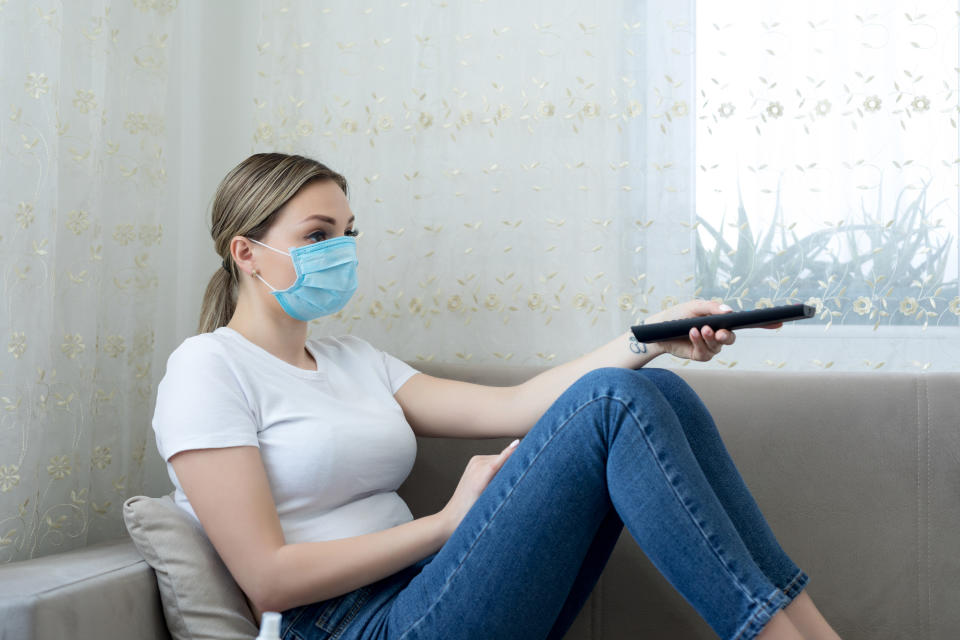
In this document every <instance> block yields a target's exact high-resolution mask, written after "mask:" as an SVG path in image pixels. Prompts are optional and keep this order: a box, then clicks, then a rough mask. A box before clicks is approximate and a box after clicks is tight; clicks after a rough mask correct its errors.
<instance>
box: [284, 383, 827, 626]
mask: <svg viewBox="0 0 960 640" xmlns="http://www.w3.org/2000/svg"><path fill="white" fill-rule="evenodd" d="M624 524H625V525H626V527H627V530H628V531H629V532H630V534H631V535H632V536H633V538H634V539H635V540H636V541H637V543H638V544H639V545H640V547H641V548H642V549H643V551H644V553H645V554H646V555H647V557H648V558H649V559H650V561H651V562H652V563H653V564H654V565H655V566H656V567H657V569H658V570H659V571H660V572H661V573H662V574H663V575H664V576H665V577H666V579H667V580H668V581H669V582H670V583H671V584H672V585H673V586H674V587H675V588H676V589H677V590H678V591H679V592H680V593H681V594H682V595H683V597H684V598H685V599H686V600H687V601H688V602H689V603H690V604H691V605H692V606H693V607H694V608H695V609H696V610H697V611H698V612H699V613H700V615H701V616H703V618H704V619H705V620H706V621H707V623H708V624H709V625H710V626H711V627H712V628H713V629H714V631H716V632H717V634H718V635H719V636H720V637H721V638H724V639H730V640H733V639H736V640H747V639H749V638H753V637H754V636H756V635H757V633H759V631H760V630H761V629H762V628H763V626H764V625H765V624H766V623H767V622H768V621H769V620H770V618H771V617H772V616H773V615H774V614H775V613H776V612H777V611H778V610H779V609H782V608H783V607H785V606H786V605H787V604H789V603H790V602H791V601H792V600H793V598H795V597H796V596H797V594H799V593H800V591H801V590H802V589H803V588H804V586H805V585H806V583H807V580H808V577H807V575H806V574H805V573H804V572H802V571H801V570H800V569H798V568H797V566H796V565H795V564H794V563H793V562H792V561H791V560H790V558H788V557H787V555H786V554H785V553H784V551H783V550H782V549H781V548H780V545H779V544H778V543H777V541H776V538H775V537H774V535H773V532H772V531H771V530H770V527H769V526H768V525H767V523H766V521H765V520H764V518H763V515H762V514H761V513H760V510H759V508H758V507H757V504H756V502H755V501H754V500H753V497H752V496H751V495H750V492H749V490H748V489H747V487H746V485H745V484H744V483H743V480H742V479H741V477H740V474H739V473H738V472H737V469H736V467H735V466H734V464H733V461H732V460H731V459H730V455H729V454H728V453H727V450H726V447H725V446H724V444H723V442H722V441H721V439H720V435H719V433H718V432H717V428H716V426H715V425H714V422H713V420H712V418H711V417H710V414H709V413H708V412H707V409H706V407H705V406H704V405H703V403H702V402H701V401H700V399H699V398H698V397H697V395H696V394H695V393H694V392H693V390H692V389H690V387H689V386H687V384H686V383H685V382H683V381H682V380H681V379H680V378H679V377H678V376H676V375H675V374H673V373H671V372H669V371H666V370H664V369H640V370H638V371H632V370H629V369H618V368H604V369H597V370H595V371H591V372H590V373H588V374H586V375H585V376H583V377H582V378H580V380H578V381H577V382H576V383H574V384H573V385H571V386H570V388H568V389H567V390H566V391H565V392H564V393H563V394H562V395H561V396H560V397H559V398H558V399H557V401H556V402H555V403H554V404H553V405H552V406H551V407H550V409H549V410H547V412H546V413H545V414H544V415H543V417H542V418H540V420H539V421H538V422H537V424H536V425H535V426H534V427H533V428H532V429H531V430H530V432H529V433H528V434H527V435H526V436H525V437H524V438H523V440H522V441H521V442H520V444H519V445H518V447H517V448H516V450H515V451H514V452H513V454H512V455H511V456H510V457H509V458H508V459H507V461H506V463H504V465H503V467H502V468H501V469H500V471H499V472H498V473H497V474H496V475H495V476H494V477H493V479H492V480H491V481H490V484H489V485H487V488H486V489H485V490H484V492H483V493H482V494H481V495H480V498H479V499H478V500H477V501H476V503H474V505H473V507H472V508H471V510H470V511H469V512H468V513H467V515H466V516H465V517H464V519H463V521H462V522H461V523H460V525H459V526H458V527H457V529H456V530H455V531H454V533H453V535H452V536H451V537H450V538H449V539H448V540H447V542H446V543H445V544H444V545H443V547H442V548H441V549H440V551H438V552H437V553H435V554H433V555H432V556H429V557H427V558H424V559H423V560H421V561H419V562H417V563H415V564H413V565H411V566H410V567H407V568H406V569H404V570H402V571H400V572H398V573H395V574H393V575H391V576H388V577H386V578H384V579H382V580H380V581H378V582H375V583H373V584H370V585H367V586H365V587H362V588H360V589H357V590H356V591H352V592H350V593H347V594H345V595H343V596H340V597H337V598H332V599H330V600H325V601H323V602H317V603H314V604H310V605H305V606H302V607H296V608H294V609H289V610H287V611H285V612H283V623H282V632H283V637H284V638H296V639H303V640H307V639H311V640H312V639H342V640H415V639H416V640H473V639H477V640H491V639H496V640H509V639H511V638H524V639H526V638H562V637H563V635H564V633H566V631H567V630H568V629H569V628H570V625H571V624H572V623H573V620H574V618H575V617H576V616H577V613H578V612H579V611H580V609H581V607H582V606H583V604H584V603H585V602H586V600H587V597H588V596H589V595H590V592H591V590H592V589H593V587H594V585H595V584H596V582H597V579H598V578H599V576H600V573H601V572H602V571H603V567H604V565H605V564H606V562H607V560H608V559H609V557H610V553H611V552H612V551H613V547H614V544H615V543H616V541H617V538H618V537H619V535H620V531H621V529H622V528H623V526H624Z"/></svg>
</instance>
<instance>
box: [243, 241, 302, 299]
mask: <svg viewBox="0 0 960 640" xmlns="http://www.w3.org/2000/svg"><path fill="white" fill-rule="evenodd" d="M247 240H249V241H250V242H256V243H257V244H258V245H260V246H261V247H266V248H267V249H270V250H271V251H276V252H277V253H281V254H283V255H285V256H287V257H288V258H292V257H293V256H291V255H290V254H289V253H287V252H286V251H280V249H274V248H273V247H271V246H270V245H268V244H263V243H262V242H260V241H259V240H254V239H253V238H247ZM253 275H254V277H255V278H257V279H258V280H260V282H262V283H263V284H265V285H267V286H268V287H270V290H271V291H277V289H275V288H274V286H273V285H272V284H270V283H269V282H267V281H266V280H264V279H263V278H261V277H260V272H259V271H257V270H256V269H254V271H253Z"/></svg>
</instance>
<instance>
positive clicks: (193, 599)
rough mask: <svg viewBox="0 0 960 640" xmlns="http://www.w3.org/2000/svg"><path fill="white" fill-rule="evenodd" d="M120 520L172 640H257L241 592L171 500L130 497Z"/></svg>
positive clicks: (195, 527)
mask: <svg viewBox="0 0 960 640" xmlns="http://www.w3.org/2000/svg"><path fill="white" fill-rule="evenodd" d="M123 519H124V521H125V522H126V524H127V530H128V531H129V532H130V537H131V538H132V539H133V543H134V544H135V545H136V547H137V549H138V550H139V551H140V554H141V555H142V556H143V559H144V560H146V561H147V564H149V565H150V566H151V567H153V570H154V571H155V572H156V575H157V586H158V587H159V589H160V599H161V601H162V603H163V615H164V617H165V618H166V621H167V628H168V629H169V630H170V635H171V636H172V637H173V638H174V640H181V639H190V640H199V639H201V638H209V639H211V640H213V639H219V638H255V637H256V635H257V626H256V624H255V623H254V620H253V614H252V613H251V612H250V607H249V606H248V604H247V600H246V598H245V597H244V594H243V592H242V591H241V590H240V587H239V586H238V585H237V583H236V582H235V581H234V579H233V576H231V575H230V572H229V571H228V570H227V567H226V565H224V564H223V561H222V560H220V556H219V555H218V554H217V552H216V549H214V548H213V545H212V544H211V543H210V541H209V539H208V538H207V536H206V534H204V532H203V528H202V527H200V525H199V524H197V523H196V522H195V521H194V520H193V519H192V518H190V516H188V515H187V514H186V513H184V512H183V510H181V509H180V508H179V507H178V506H177V505H176V503H174V501H173V498H172V496H170V495H166V496H163V497H162V498H148V497H146V496H134V497H132V498H129V499H128V500H127V501H126V502H124V504H123Z"/></svg>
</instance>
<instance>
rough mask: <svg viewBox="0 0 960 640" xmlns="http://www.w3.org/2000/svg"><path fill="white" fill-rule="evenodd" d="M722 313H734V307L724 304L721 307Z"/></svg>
mask: <svg viewBox="0 0 960 640" xmlns="http://www.w3.org/2000/svg"><path fill="white" fill-rule="evenodd" d="M720 311H733V307H730V306H728V305H725V304H722V305H720Z"/></svg>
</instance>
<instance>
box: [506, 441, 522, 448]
mask: <svg viewBox="0 0 960 640" xmlns="http://www.w3.org/2000/svg"><path fill="white" fill-rule="evenodd" d="M518 444H520V441H519V440H514V441H513V442H511V443H510V445H509V446H508V447H507V448H508V449H513V448H514V447H515V446H517V445H518Z"/></svg>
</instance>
